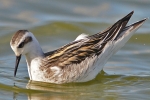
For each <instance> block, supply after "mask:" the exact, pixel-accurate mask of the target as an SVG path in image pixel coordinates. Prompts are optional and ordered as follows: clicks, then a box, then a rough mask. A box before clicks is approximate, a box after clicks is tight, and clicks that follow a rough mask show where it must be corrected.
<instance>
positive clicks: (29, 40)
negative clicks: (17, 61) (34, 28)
mask: <svg viewBox="0 0 150 100" xmlns="http://www.w3.org/2000/svg"><path fill="white" fill-rule="evenodd" d="M31 41H32V37H30V36H29V37H26V38H25V40H24V41H23V42H21V43H20V44H19V46H18V48H23V47H24V45H25V44H27V43H28V42H31Z"/></svg>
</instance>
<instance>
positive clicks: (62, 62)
mask: <svg viewBox="0 0 150 100" xmlns="http://www.w3.org/2000/svg"><path fill="white" fill-rule="evenodd" d="M132 14H133V12H131V13H129V14H128V15H127V16H125V17H124V18H122V19H121V20H119V21H118V22H116V23H115V24H114V25H112V26H111V27H110V28H108V29H107V30H105V31H103V32H100V33H97V34H94V35H91V36H87V35H84V34H82V35H80V36H78V37H77V38H76V40H75V41H73V42H71V43H69V44H67V45H65V46H63V47H61V48H59V49H57V50H54V51H51V52H48V53H43V51H42V49H41V47H40V45H39V43H38V41H37V40H36V38H35V37H34V35H33V34H32V33H31V32H29V31H27V30H20V31H18V32H17V33H16V34H15V35H14V36H13V37H12V40H11V42H10V45H11V47H12V49H13V51H14V52H15V54H16V56H17V59H16V68H15V75H16V71H17V67H18V64H19V61H20V57H21V54H23V55H25V56H26V62H27V66H28V73H29V77H30V80H34V81H43V82H50V83H57V84H61V83H69V82H86V81H89V80H92V79H94V78H95V77H96V75H97V74H98V73H99V72H100V71H101V70H102V69H103V66H104V64H105V63H106V62H107V60H108V59H109V58H110V57H111V56H112V55H113V54H114V53H115V52H116V51H118V50H119V49H120V48H121V47H123V45H124V44H125V43H126V42H127V41H128V40H129V39H130V37H131V36H132V35H133V33H134V32H135V31H136V30H137V29H138V28H139V27H140V26H141V25H142V24H143V22H144V21H145V20H146V19H144V20H141V21H139V22H136V23H134V24H132V25H130V26H126V24H127V22H128V21H129V19H130V17H131V16H132Z"/></svg>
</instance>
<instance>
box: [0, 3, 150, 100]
mask: <svg viewBox="0 0 150 100" xmlns="http://www.w3.org/2000/svg"><path fill="white" fill-rule="evenodd" d="M133 10H134V15H133V16H132V18H131V20H130V22H129V24H131V23H134V22H136V21H138V20H141V19H143V18H149V17H150V11H149V10H150V1H149V0H76V1H75V0H74V1H73V0H72V1H71V0H55V1H54V0H53V1H52V0H28V1H27V0H26V1H25V0H24V1H23V0H22V1H21V0H1V1H0V99H1V100H12V99H14V100H16V99H17V100H70V99H71V100H100V99H102V100H141V99H144V100H149V98H150V95H149V94H150V21H149V20H147V21H146V22H145V23H144V25H143V26H142V27H141V28H140V29H139V30H138V31H137V32H136V33H135V34H134V36H132V38H131V39H130V40H129V42H128V43H127V44H126V45H125V46H124V47H123V48H122V49H121V50H120V51H119V52H117V54H115V55H114V56H112V57H111V58H110V59H109V61H108V63H107V64H106V65H105V67H104V71H102V72H101V73H100V74H99V75H98V76H97V77H96V79H94V80H92V81H90V82H86V83H70V84H62V85H56V84H49V83H42V82H29V77H28V72H27V66H26V62H25V58H23V57H22V59H21V62H20V65H19V69H18V73H17V76H16V77H15V78H14V77H13V73H14V66H15V55H14V52H13V51H12V50H11V48H10V45H9V42H10V40H11V37H12V35H13V34H14V33H15V32H16V31H18V30H20V29H28V30H29V31H31V32H32V33H34V35H35V37H36V38H37V39H38V41H39V43H40V44H41V46H42V48H43V50H44V51H45V52H47V51H51V50H54V49H56V48H59V47H60V46H63V45H65V44H67V43H69V42H71V41H73V40H74V39H75V38H76V37H77V36H78V35H79V34H81V33H86V34H89V35H91V34H95V33H97V32H100V31H102V30H104V29H106V28H107V27H109V26H110V25H112V24H113V23H115V22H116V21H117V20H119V19H120V18H122V17H124V16H125V15H127V14H128V13H130V12H131V11H133Z"/></svg>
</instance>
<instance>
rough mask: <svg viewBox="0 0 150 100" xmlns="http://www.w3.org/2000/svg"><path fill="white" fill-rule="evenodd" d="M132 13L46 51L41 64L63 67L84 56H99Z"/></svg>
mask: <svg viewBox="0 0 150 100" xmlns="http://www.w3.org/2000/svg"><path fill="white" fill-rule="evenodd" d="M132 14H133V12H131V13H129V14H128V15H127V16H125V17H124V18H122V19H120V20H119V21H117V22H116V23H115V24H114V25H112V26H111V27H110V28H108V29H106V30H105V31H103V32H100V33H97V34H94V35H91V36H87V37H86V38H83V39H79V40H76V41H73V42H71V43H69V44H67V45H65V46H63V47H61V48H59V49H57V50H54V51H52V52H49V53H46V54H45V55H46V57H45V59H44V60H45V61H43V62H44V63H43V66H44V67H47V68H50V67H54V66H57V67H59V68H65V67H66V66H69V65H72V64H80V63H81V62H83V61H84V60H85V59H86V58H90V57H93V56H99V55H100V54H101V53H102V52H103V49H104V48H105V45H106V44H107V43H108V42H109V41H113V40H115V38H116V36H117V35H118V34H119V32H120V31H121V30H123V29H124V28H125V27H126V24H127V22H128V21H129V19H130V17H131V16H132ZM91 63H92V62H91Z"/></svg>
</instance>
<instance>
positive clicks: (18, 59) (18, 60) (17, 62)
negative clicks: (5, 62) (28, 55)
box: [14, 55, 21, 76]
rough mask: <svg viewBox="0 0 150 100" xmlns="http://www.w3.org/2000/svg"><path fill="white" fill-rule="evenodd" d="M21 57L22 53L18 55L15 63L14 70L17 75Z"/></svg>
mask: <svg viewBox="0 0 150 100" xmlns="http://www.w3.org/2000/svg"><path fill="white" fill-rule="evenodd" d="M20 59H21V55H20V56H16V65H15V71H14V76H16V73H17V69H18V65H19V62H20Z"/></svg>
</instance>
